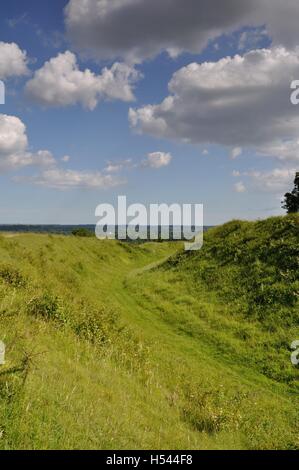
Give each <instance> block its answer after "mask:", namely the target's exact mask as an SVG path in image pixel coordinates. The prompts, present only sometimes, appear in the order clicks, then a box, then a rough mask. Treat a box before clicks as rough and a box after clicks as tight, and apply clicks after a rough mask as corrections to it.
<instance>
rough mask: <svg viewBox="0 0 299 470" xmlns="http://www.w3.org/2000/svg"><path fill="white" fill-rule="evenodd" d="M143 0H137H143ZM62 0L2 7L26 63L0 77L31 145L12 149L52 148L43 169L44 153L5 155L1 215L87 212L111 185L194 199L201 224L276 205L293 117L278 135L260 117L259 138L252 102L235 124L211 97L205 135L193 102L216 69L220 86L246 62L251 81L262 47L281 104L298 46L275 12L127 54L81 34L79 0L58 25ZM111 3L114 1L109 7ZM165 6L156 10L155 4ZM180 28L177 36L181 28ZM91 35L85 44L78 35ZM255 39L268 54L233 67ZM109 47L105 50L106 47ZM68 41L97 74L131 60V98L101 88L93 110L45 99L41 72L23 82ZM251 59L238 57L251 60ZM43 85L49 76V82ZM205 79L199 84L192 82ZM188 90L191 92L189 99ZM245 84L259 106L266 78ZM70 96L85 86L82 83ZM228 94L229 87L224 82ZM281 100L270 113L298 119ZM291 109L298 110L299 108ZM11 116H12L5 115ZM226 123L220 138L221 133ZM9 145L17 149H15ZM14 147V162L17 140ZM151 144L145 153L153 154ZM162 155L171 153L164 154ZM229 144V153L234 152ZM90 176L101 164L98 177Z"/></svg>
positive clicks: (252, 215)
mask: <svg viewBox="0 0 299 470" xmlns="http://www.w3.org/2000/svg"><path fill="white" fill-rule="evenodd" d="M96 1H97V0H95V1H94V3H96ZM101 1H102V0H101ZM140 1H141V3H142V1H143V0H140ZM89 2H92V0H89ZM68 3H69V2H68V1H67V0H52V1H51V2H40V1H37V0H26V1H21V0H11V1H10V2H6V3H5V5H4V6H2V15H1V20H0V22H1V28H0V31H1V37H0V42H1V43H3V44H12V43H15V44H17V46H18V47H19V49H20V50H21V51H26V68H27V71H26V73H24V74H23V73H20V72H16V73H14V74H11V75H10V74H8V72H6V75H5V73H4V72H2V73H3V76H2V77H1V74H0V78H2V79H3V80H4V82H5V85H6V103H5V105H1V106H0V112H1V114H3V115H6V116H14V117H17V118H18V119H19V120H20V121H21V122H22V123H23V124H24V125H25V126H26V136H27V139H28V144H27V147H26V149H25V148H22V150H21V151H22V152H25V154H26V155H25V156H26V158H29V159H31V160H33V161H35V157H34V155H35V154H36V152H38V151H39V150H46V151H47V152H51V155H52V157H53V159H55V163H54V164H53V165H52V166H51V165H50V167H49V168H48V167H45V166H42V165H44V164H41V163H38V164H36V163H32V164H29V163H28V164H23V163H22V164H18V165H15V166H14V167H12V166H11V165H10V164H8V163H7V164H6V167H5V168H4V169H3V171H1V173H0V181H1V189H0V191H1V196H2V197H1V201H2V204H1V205H0V223H36V224H39V223H45V224H46V223H47V224H48V223H61V224H65V223H70V224H73V223H94V222H95V217H94V211H95V207H96V206H97V205H98V204H100V203H106V202H107V203H112V204H115V203H116V200H117V196H118V195H122V194H124V195H126V196H127V198H128V201H129V202H132V203H134V202H139V203H145V204H149V203H157V202H161V203H162V202H166V203H172V202H178V203H188V202H189V203H203V204H204V216H205V224H208V225H212V224H218V223H222V222H225V221H227V220H230V219H232V218H246V219H256V218H264V217H268V216H269V215H275V214H280V213H282V211H281V209H280V200H279V196H282V195H283V193H284V192H285V190H286V189H288V186H289V184H290V183H291V181H292V174H293V170H294V168H296V160H294V157H293V154H292V152H291V151H290V147H292V149H293V147H294V146H293V143H294V142H295V141H296V133H295V131H294V126H293V125H292V126H291V128H290V129H285V127H284V129H283V130H282V129H280V128H279V129H278V130H277V131H275V132H277V133H276V134H275V133H274V131H273V133H270V132H269V129H268V127H270V126H267V127H265V131H264V135H266V134H267V139H266V140H265V141H264V140H263V138H260V136H259V132H258V130H256V129H254V118H252V114H254V109H253V108H252V109H251V108H250V109H248V112H246V109H245V111H244V109H243V107H242V106H240V108H242V109H241V111H240V113H241V112H242V113H243V114H240V120H242V122H244V125H243V127H242V129H240V130H239V129H238V126H236V124H235V123H236V118H235V116H236V115H237V114H236V109H235V107H234V108H233V109H232V110H231V109H230V108H229V107H228V108H227V110H226V108H224V110H223V114H222V108H221V110H220V111H221V113H218V114H217V113H215V112H214V111H213V106H214V101H211V110H212V111H213V112H212V111H211V113H210V111H209V109H210V108H207V119H206V124H204V126H205V125H207V126H208V125H209V122H210V128H209V129H210V130H209V132H208V134H209V136H208V137H207V141H205V133H204V131H203V130H202V129H203V127H204V126H203V116H202V115H200V113H202V111H201V110H202V108H203V106H205V102H206V100H211V98H210V95H209V97H208V96H206V95H205V94H204V93H205V91H206V89H207V88H206V87H205V85H202V83H203V81H204V80H207V83H209V86H208V88H209V90H211V89H213V87H215V89H216V88H218V89H219V86H218V84H217V83H216V84H215V85H213V80H214V79H217V80H219V76H220V74H222V73H223V74H224V75H223V77H224V78H223V80H224V81H225V80H228V84H227V86H225V87H224V91H225V93H226V92H227V90H228V87H232V81H233V78H232V77H233V74H232V73H231V70H234V68H235V69H236V72H237V75H238V80H240V77H242V74H243V73H244V74H245V73H246V74H247V75H246V77H247V78H248V72H246V70H252V72H250V73H252V81H255V77H260V69H259V67H260V65H259V64H260V62H261V61H263V60H264V62H265V67H266V66H268V62H267V61H268V58H269V54H271V57H272V56H273V60H272V61H271V67H272V66H273V65H272V64H273V63H274V62H275V67H276V68H275V69H274V70H275V71H277V74H276V75H275V76H277V77H278V76H279V77H280V78H279V80H277V83H273V94H272V100H271V103H273V101H274V103H275V100H277V101H278V104H277V108H280V109H281V105H280V95H279V97H278V92H277V90H279V92H281V93H282V96H283V98H282V99H285V100H286V101H288V96H289V87H290V81H291V78H295V75H294V74H296V71H297V70H298V78H299V66H298V63H297V61H296V58H297V55H298V53H297V52H294V51H295V46H294V44H296V38H295V39H294V40H293V38H292V41H293V42H294V41H295V43H294V44H293V43H290V42H289V41H290V39H289V35H288V38H287V39H286V40H285V41H286V42H285V43H284V38H283V37H282V38H279V39H278V42H277V44H276V43H275V40H276V37H275V33H276V30H275V24H276V23H275V22H274V21H273V20H272V17H271V21H272V22H273V24H272V23H270V26H269V30H268V25H267V15H266V14H265V21H263V22H261V23H259V21H256V20H255V21H254V20H250V21H249V20H248V24H247V23H246V20H243V19H242V21H241V20H240V21H239V19H236V20H234V21H235V23H233V24H232V26H231V27H230V30H229V31H227V25H226V23H225V26H223V31H222V30H221V28H220V30H219V31H218V32H217V34H216V33H214V32H212V33H211V34H210V36H207V40H206V42H204V43H203V44H202V41H203V39H202V38H200V39H199V40H198V43H199V46H198V50H196V48H193V47H192V46H190V47H188V46H183V47H182V50H181V51H180V53H179V54H178V55H177V56H175V57H173V54H171V55H172V57H170V55H169V53H168V52H167V51H166V50H165V47H164V45H163V44H161V48H160V50H159V48H158V49H157V50H158V52H157V51H156V49H155V50H154V49H153V52H152V51H150V52H146V53H145V52H143V50H142V52H140V51H138V54H140V56H138V57H137V58H136V60H132V56H131V53H132V46H130V47H131V50H129V49H128V51H123V50H122V49H121V47H120V46H119V50H121V52H118V50H117V51H116V52H111V51H112V47H114V44H115V40H112V39H111V45H110V44H108V39H107V45H105V47H106V49H105V51H104V50H103V47H102V44H101V45H100V46H99V50H96V52H95V46H94V44H95V42H94V41H93V38H91V37H90V38H87V39H84V41H83V40H82V34H81V33H80V32H81V31H82V30H79V29H78V24H77V23H78V22H77V18H75V16H74V14H75V13H76V11H75V7H76V5H75V3H78V0H73V4H74V11H75V13H73V16H72V13H69V18H70V24H71V28H68V29H71V31H69V30H68V31H66V26H65V18H64V11H63V10H64V7H65V6H66V5H67V4H68ZM175 3H177V0H175ZM128 4H129V2H128ZM129 6H130V5H129ZM249 13H250V12H248V14H249ZM113 14H114V13H113V12H112V13H111V16H112V15H113ZM136 14H137V13H136ZM139 14H140V13H139ZM246 14H247V12H246ZM277 14H279V12H278V13H277ZM162 17H163V12H161V18H162ZM74 18H75V19H74ZM242 18H243V17H242ZM101 21H103V20H102V19H101ZM113 21H114V19H113ZM115 21H117V19H115ZM186 21H187V20H186ZM101 24H102V23H99V25H98V26H97V25H94V24H92V27H94V28H96V27H99V28H100V27H101ZM133 24H134V23H133ZM74 25H75V26H74ZM80 27H81V26H80ZM78 31H79V32H78ZM269 31H270V32H271V34H270V32H269ZM80 34H81V35H80ZM139 34H140V33H139ZM152 34H153V35H159V31H157V30H156V29H155V30H154V31H153V33H152ZM207 34H209V33H207ZM76 35H77V37H75V36H76ZM165 35H166V33H165V34H164V33H163V36H165ZM137 36H138V35H137V32H136V44H139V39H138V37H137ZM74 37H75V39H74ZM159 37H160V36H159ZM171 37H172V36H171V34H170V33H169V38H170V39H167V41H168V43H167V44H170V45H171ZM183 37H184V38H185V36H183V34H182V38H183ZM91 40H92V46H90V53H89V51H88V47H86V42H88V41H91ZM80 41H83V42H84V44H83V46H84V47H82V48H81V47H80V44H79V45H78V43H80ZM287 41H288V42H287ZM120 44H121V40H120ZM157 44H159V42H158V40H157ZM182 44H183V39H182ZM179 46H180V45H179ZM3 47H4V46H3ZM128 47H129V46H128ZM171 47H172V45H171ZM174 47H178V44H174ZM184 47H185V49H184ZM276 47H284V48H285V49H284V50H285V51H286V54H288V58H287V59H283V60H287V67H289V68H290V73H289V76H288V75H281V76H280V64H281V61H282V59H280V57H282V56H281V52H280V53H279V54H280V55H279V54H278V53H277V52H275V51H276V49H275V48H276ZM155 48H156V46H155ZM262 48H264V50H267V51H269V52H268V53H267V55H266V54H264V53H263V54H262V55H261V54H260V55H257V53H256V56H257V57H259V59H258V60H256V59H254V60H252V68H250V69H245V71H244V70H243V69H241V70H240V67H245V65H239V64H238V63H237V61H232V58H233V57H234V56H235V55H236V54H239V56H240V57H244V56H246V54H248V53H249V51H258V50H261V49H262ZM108 50H109V53H108V52H106V51H108ZM144 50H145V49H144ZM65 51H70V52H71V53H72V54H75V56H76V59H77V63H78V68H79V69H80V71H85V70H86V69H89V70H90V71H91V72H93V73H94V74H95V75H96V76H97V75H100V74H102V70H103V68H104V67H107V69H110V68H111V67H113V64H114V63H115V62H121V63H126V64H128V67H130V68H131V70H132V69H134V70H135V71H138V73H139V75H140V76H139V79H138V80H136V81H135V82H134V85H132V84H131V91H132V93H133V94H134V96H135V99H134V101H133V100H132V101H131V100H127V99H125V98H123V97H121V99H115V97H114V95H113V96H112V95H111V93H110V91H109V90H108V91H107V90H106V91H105V92H104V94H103V97H101V99H99V102H98V104H97V106H95V107H94V109H90V108H89V109H88V108H86V107H84V105H82V99H83V98H82V99H81V98H78V99H76V98H74V99H73V101H72V103H71V104H65V103H63V104H61V103H60V104H57V102H55V99H54V100H53V101H54V102H53V103H50V101H49V100H50V99H52V98H53V96H54V95H53V94H52V95H51V96H52V98H49V100H48V101H47V102H45V101H44V98H43V97H42V96H41V95H40V94H41V91H40V90H41V88H42V87H43V86H44V82H43V81H41V84H39V83H38V80H35V81H34V83H33V85H32V87H31V93H26V91H25V89H26V86H28V82H29V81H31V80H34V78H35V74H36V71H38V70H39V69H42V68H43V67H44V64H45V62H46V61H49V60H50V59H53V58H55V57H56V56H57V55H58V54H59V53H60V54H64V53H65ZM280 51H281V49H280ZM225 57H229V58H230V59H229V63H228V64H224V65H223V64H222V65H221V63H220V62H219V61H221V59H223V58H225ZM250 57H251V56H250ZM254 57H255V56H254ZM283 57H285V55H284V56H283ZM250 60H251V59H246V61H247V62H248V63H249V64H250ZM204 62H210V63H213V64H217V65H216V66H215V71H214V72H211V71H204V70H203V68H202V67H201V65H202V64H203V63H204ZM0 63H1V48H0ZM191 63H196V64H198V66H199V67H198V69H196V70H195V71H191V74H190V73H189V70H191V69H183V68H184V67H186V66H189V64H191ZM219 64H220V65H219ZM246 67H248V65H246ZM265 67H263V73H264V74H265V75H267V73H269V76H270V74H271V73H272V72H271V70H270V71H269V72H268V68H267V69H265ZM182 69H183V72H181V74H180V75H179V78H178V80H177V83H176V84H175V86H174V91H173V90H172V91H171V90H169V88H168V85H169V82H170V81H171V79H172V77H173V75H174V74H176V73H178V71H180V70H182ZM285 69H286V67H284V70H285ZM219 70H220V72H219ZM265 70H266V71H265ZM0 72H1V66H0ZM217 74H219V75H217ZM4 75H5V76H4ZM190 75H191V78H190ZM193 75H194V76H193ZM197 77H198V78H197ZM215 77H216V78H215ZM288 77H289V78H288ZM189 79H190V83H189V82H188V83H187V82H186V80H189ZM197 79H198V84H199V85H197V82H196V80H197ZM82 80H83V78H82ZM258 80H260V78H258ZM258 80H257V81H258ZM58 81H59V78H58V79H57V82H58ZM185 83H187V85H185ZM51 86H53V87H55V86H57V84H55V83H54V84H53V85H51ZM187 86H190V90H187V91H186V90H185V88H184V87H187ZM198 86H199V88H198ZM202 86H203V88H200V87H202ZM258 86H259V88H257V87H258ZM237 87H238V85H237ZM183 88H184V89H183ZM32 90H34V92H32ZM182 90H183V91H182ZM198 90H199V91H198ZM270 91H271V90H270ZM56 92H57V90H56V91H55V93H56ZM78 93H81V91H80V92H79V91H78ZM191 93H198V95H197V96H195V98H194V100H192V99H191V101H190V102H189V101H188V100H190V96H191ZM252 93H255V95H254V96H253V101H254V100H255V99H256V100H257V108H256V109H257V116H260V115H261V110H260V108H259V107H258V102H259V101H262V100H263V99H264V98H262V99H260V98H259V99H257V98H256V97H258V96H259V95H260V94H261V93H263V97H264V96H266V93H267V96H268V95H269V86H265V83H264V82H262V81H261V82H259V83H258V84H257V85H256V86H255V88H254V89H253V91H252ZM173 94H175V95H177V103H181V105H180V109H179V110H178V109H177V108H175V106H173V108H171V110H170V111H169V112H168V111H167V112H166V114H165V111H164V110H163V109H162V108H161V103H162V102H163V100H164V99H165V98H166V97H167V96H171V95H173ZM55 96H56V95H55ZM76 96H77V95H76ZM78 96H80V97H82V95H81V94H78ZM231 96H234V95H233V93H231ZM267 99H269V98H267ZM183 100H184V101H183ZM196 100H198V110H199V112H198V113H199V115H198V116H197V111H196V110H197V107H196V106H193V107H192V101H193V102H195V101H196ZM265 100H266V98H265ZM266 102H269V101H265V103H266ZM182 103H183V104H182ZM185 103H186V110H185V109H184V105H185ZM149 105H152V106H153V105H155V106H156V107H157V108H155V111H154V115H153V116H152V117H151V122H150V123H147V122H145V121H144V119H143V117H142V116H141V114H138V116H137V124H136V125H134V124H133V123H132V121H131V122H130V120H129V118H128V113H129V109H130V108H133V109H134V110H139V111H140V110H142V109H144V108H145V107H147V106H149ZM176 106H178V105H176ZM217 106H218V104H217ZM273 106H275V105H273ZM285 107H286V109H283V110H282V111H279V110H278V111H277V113H278V114H277V115H276V114H275V113H276V110H275V111H273V113H274V114H275V116H276V117H277V119H278V118H279V112H281V120H284V119H285V120H287V119H288V120H289V121H288V122H290V120H292V123H295V122H296V120H297V119H298V118H297V116H296V113H295V110H294V109H291V108H290V107H289V103H286V105H285ZM191 108H194V109H192V112H190V117H189V116H187V113H188V112H189V111H190V109H191ZM264 108H265V106H264V107H263V109H264ZM217 109H218V108H216V111H217ZM219 109H220V108H219ZM183 111H184V112H183ZM194 113H195V114H194ZM225 113H227V114H225ZM233 113H234V118H233V119H232V122H231V127H229V128H228V130H227V129H225V127H224V129H223V135H222V130H221V129H222V127H221V123H219V122H218V120H217V115H218V116H220V115H221V116H222V121H229V120H230V118H231V116H232V114H233ZM297 115H298V117H299V110H297ZM161 117H163V119H164V118H165V120H166V123H167V129H166V128H165V132H164V133H163V132H162V131H161V130H160V129H158V130H157V128H156V124H155V123H156V122H160V121H157V119H159V118H161ZM197 118H198V123H197ZM247 119H248V130H249V134H251V133H254V132H256V133H257V139H259V141H257V143H255V140H254V139H253V138H252V140H251V138H250V137H251V136H250V135H249V136H248V137H244V136H243V135H242V137H241V132H242V130H243V129H244V128H245V129H246V120H247ZM267 119H269V117H268V115H267V113H266V114H265V116H263V121H262V122H263V123H264V122H266V121H267ZM184 120H185V121H184ZM191 120H192V125H191V124H190V121H191ZM186 123H188V125H187V124H186ZM224 124H225V123H224ZM9 125H12V122H11V121H10V120H9ZM226 125H228V124H226ZM213 126H215V135H213V132H212V130H213V128H214V127H213ZM234 126H235V127H236V132H235V133H234V132H233V127H234ZM271 127H272V128H274V127H275V126H273V125H272V126H271ZM185 129H186V136H185V135H184V132H185ZM197 129H198V132H197ZM251 129H252V132H251ZM197 134H198V137H197ZM228 134H229V138H226V135H228ZM270 134H271V135H270ZM234 135H235V136H236V137H235V141H234V137H233V136H234ZM0 137H1V126H0ZM187 139H188V142H187ZM282 142H283V143H284V144H283V145H285V143H286V142H287V145H285V147H283V148H282V145H281V143H282ZM16 145H17V144H16ZM16 148H17V147H16ZM277 148H279V150H277ZM15 151H16V150H15V149H14V150H13V152H15ZM3 152H4V153H3V158H5V159H6V161H7V162H8V161H10V162H11V161H12V160H11V158H12V157H13V156H14V154H13V155H12V154H11V155H8V153H7V151H3ZM5 152H6V153H5ZM17 152H18V161H19V160H20V148H19V147H18V150H17ZM149 155H152V159H151V158H150V157H149ZM165 155H166V156H167V155H170V156H171V157H170V158H166V157H165ZM233 155H234V156H235V158H232V156H233ZM64 156H68V157H69V159H68V161H62V158H63V157H64ZM0 158H1V145H0ZM8 159H10V160H8ZM65 160H66V159H65ZM22 161H23V160H22ZM297 162H298V161H297ZM109 165H110V166H112V167H114V168H113V171H109V168H108V167H109ZM116 167H118V169H117V168H116ZM0 168H1V167H0ZM107 168H108V169H107ZM68 171H71V172H72V173H71V175H70V174H68V173H67V172H68ZM49 172H50V173H49ZM74 172H75V173H74ZM82 172H83V174H85V177H84V179H83V180H81V176H80V175H81V174H82ZM275 172H276V173H275ZM49 174H50V180H49ZM57 174H59V184H58V183H55V181H54V180H55V178H57ZM86 175H87V176H86ZM92 175H97V178H98V179H97V180H96V181H99V183H98V184H97V183H94V182H92V183H91V182H90V181H91V180H92ZM99 175H104V180H103V181H102V178H101V177H100V176H99ZM107 176H108V178H106V177H107ZM64 177H65V178H66V179H67V183H66V185H64V184H62V179H63V178H64ZM74 178H75V179H76V178H77V179H78V184H75V183H74V182H73V179H74ZM275 178H276V179H275ZM273 179H274V180H275V181H274V180H273ZM70 180H71V181H70ZM92 181H93V180H92ZM273 181H274V183H273ZM59 185H60V186H59Z"/></svg>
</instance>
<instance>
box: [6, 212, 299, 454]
mask: <svg viewBox="0 0 299 470" xmlns="http://www.w3.org/2000/svg"><path fill="white" fill-rule="evenodd" d="M0 259H1V262H0V339H1V340H3V341H4V342H5V344H6V347H7V350H6V364H5V365H4V366H0V448H1V449H154V448H155V449H298V448H299V441H298V422H299V420H298V418H299V415H298V378H299V374H298V369H297V368H296V367H294V366H292V364H291V362H290V350H289V345H290V343H291V342H292V341H293V340H294V339H297V338H298V334H299V333H298V297H297V294H298V264H296V263H298V218H296V217H295V216H294V217H285V218H275V219H269V220H267V221H264V222H258V223H256V224H254V223H246V222H244V223H241V222H237V221H234V222H231V223H230V224H227V225H225V226H223V227H220V228H217V229H213V230H211V231H210V232H208V234H207V235H206V239H205V244H204V247H203V249H202V250H201V251H200V252H196V253H186V252H184V251H183V249H182V246H181V244H179V243H178V244H176V243H147V244H143V245H131V244H125V243H121V242H117V241H111V240H109V241H108V240H103V241H99V240H95V239H92V238H80V237H63V236H53V235H34V234H26V235H20V236H18V237H16V238H14V237H10V238H5V237H0ZM261 284H263V286H264V287H263V289H262V288H261Z"/></svg>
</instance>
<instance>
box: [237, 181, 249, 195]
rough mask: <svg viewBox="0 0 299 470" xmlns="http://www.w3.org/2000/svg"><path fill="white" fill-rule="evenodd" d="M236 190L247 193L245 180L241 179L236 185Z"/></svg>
mask: <svg viewBox="0 0 299 470" xmlns="http://www.w3.org/2000/svg"><path fill="white" fill-rule="evenodd" d="M234 190H235V191H236V193H245V192H246V186H245V185H244V183H243V181H239V182H238V183H236V184H235V185H234Z"/></svg>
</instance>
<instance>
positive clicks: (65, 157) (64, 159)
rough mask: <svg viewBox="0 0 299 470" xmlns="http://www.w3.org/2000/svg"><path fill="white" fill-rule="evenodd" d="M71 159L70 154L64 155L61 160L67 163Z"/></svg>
mask: <svg viewBox="0 0 299 470" xmlns="http://www.w3.org/2000/svg"><path fill="white" fill-rule="evenodd" d="M70 159H71V157H70V156H69V155H64V156H63V157H62V159H61V160H62V161H63V162H64V163H67V162H69V161H70Z"/></svg>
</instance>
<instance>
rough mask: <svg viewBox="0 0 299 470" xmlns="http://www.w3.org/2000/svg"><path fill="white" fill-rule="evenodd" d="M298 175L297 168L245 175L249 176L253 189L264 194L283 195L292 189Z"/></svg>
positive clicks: (275, 169)
mask: <svg viewBox="0 0 299 470" xmlns="http://www.w3.org/2000/svg"><path fill="white" fill-rule="evenodd" d="M295 174H296V169H295V168H274V169H273V170H270V171H251V172H247V173H245V175H246V176H249V177H250V179H251V181H252V184H253V187H254V188H255V189H258V190H259V191H263V192H270V193H276V194H278V195H283V194H284V192H285V191H287V190H289V189H291V188H292V183H293V181H294V178H295Z"/></svg>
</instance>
